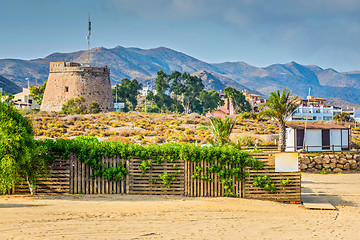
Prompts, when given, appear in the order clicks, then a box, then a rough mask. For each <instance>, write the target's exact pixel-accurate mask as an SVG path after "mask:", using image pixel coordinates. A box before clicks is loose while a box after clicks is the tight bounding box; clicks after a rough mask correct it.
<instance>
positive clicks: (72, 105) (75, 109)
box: [61, 97, 87, 114]
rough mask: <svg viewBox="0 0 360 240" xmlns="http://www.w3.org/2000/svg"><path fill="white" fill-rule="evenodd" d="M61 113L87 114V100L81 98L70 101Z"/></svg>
mask: <svg viewBox="0 0 360 240" xmlns="http://www.w3.org/2000/svg"><path fill="white" fill-rule="evenodd" d="M61 113H65V114H85V113H87V109H86V106H85V98H83V97H79V98H74V99H70V100H69V101H67V102H66V103H65V104H64V105H63V106H62V108H61Z"/></svg>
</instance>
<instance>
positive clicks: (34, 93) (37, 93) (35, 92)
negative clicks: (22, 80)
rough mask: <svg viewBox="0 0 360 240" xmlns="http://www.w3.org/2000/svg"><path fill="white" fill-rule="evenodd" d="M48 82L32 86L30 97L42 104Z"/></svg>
mask: <svg viewBox="0 0 360 240" xmlns="http://www.w3.org/2000/svg"><path fill="white" fill-rule="evenodd" d="M46 82H47V81H45V82H44V84H43V85H41V86H38V87H36V86H30V97H31V98H32V99H34V100H35V102H36V103H37V104H39V105H41V102H42V99H43V97H44V92H45V88H46Z"/></svg>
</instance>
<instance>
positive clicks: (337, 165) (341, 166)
mask: <svg viewBox="0 0 360 240" xmlns="http://www.w3.org/2000/svg"><path fill="white" fill-rule="evenodd" d="M336 167H337V168H340V169H343V167H344V165H342V164H339V163H338V164H336Z"/></svg>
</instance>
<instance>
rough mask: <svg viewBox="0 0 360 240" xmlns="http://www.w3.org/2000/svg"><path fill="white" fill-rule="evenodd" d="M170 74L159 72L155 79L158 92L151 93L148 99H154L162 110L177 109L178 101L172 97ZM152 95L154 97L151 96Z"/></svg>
mask: <svg viewBox="0 0 360 240" xmlns="http://www.w3.org/2000/svg"><path fill="white" fill-rule="evenodd" d="M169 79H170V78H169V75H168V74H166V73H164V72H163V71H158V72H157V77H156V79H155V85H156V86H155V90H156V94H150V95H151V96H149V98H148V99H150V100H151V101H154V102H155V104H156V105H157V106H158V107H159V108H160V109H161V111H163V112H164V111H175V110H176V109H175V106H176V102H175V101H174V99H172V98H171V97H170V84H169ZM150 97H152V98H150Z"/></svg>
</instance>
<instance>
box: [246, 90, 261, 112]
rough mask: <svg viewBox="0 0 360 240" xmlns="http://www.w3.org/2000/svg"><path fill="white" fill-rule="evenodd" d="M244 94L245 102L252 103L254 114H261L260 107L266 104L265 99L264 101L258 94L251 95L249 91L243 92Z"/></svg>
mask: <svg viewBox="0 0 360 240" xmlns="http://www.w3.org/2000/svg"><path fill="white" fill-rule="evenodd" d="M242 94H244V96H245V100H246V101H248V102H249V103H250V105H251V108H252V110H253V111H254V112H259V110H260V109H259V107H260V105H261V104H263V103H265V99H262V98H261V96H260V95H258V94H253V93H249V92H247V91H243V92H242Z"/></svg>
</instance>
